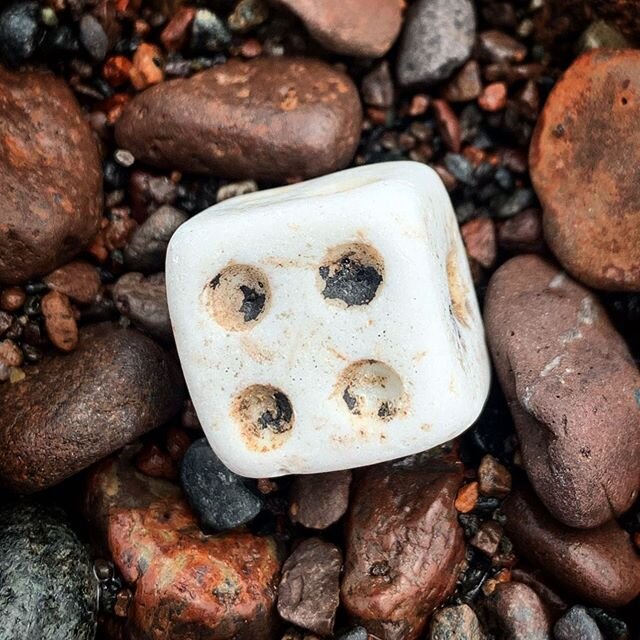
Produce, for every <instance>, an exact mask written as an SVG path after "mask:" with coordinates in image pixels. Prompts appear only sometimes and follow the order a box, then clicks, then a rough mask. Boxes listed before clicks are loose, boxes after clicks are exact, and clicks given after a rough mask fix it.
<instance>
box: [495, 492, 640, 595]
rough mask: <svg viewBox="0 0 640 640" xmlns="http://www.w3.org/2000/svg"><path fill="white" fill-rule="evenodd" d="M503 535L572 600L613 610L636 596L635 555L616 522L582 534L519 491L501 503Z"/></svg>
mask: <svg viewBox="0 0 640 640" xmlns="http://www.w3.org/2000/svg"><path fill="white" fill-rule="evenodd" d="M501 509H502V511H503V512H504V513H505V515H506V516H507V522H506V524H505V529H506V533H507V535H508V536H509V538H510V539H511V540H512V541H513V543H514V544H515V546H516V549H517V550H518V552H519V553H520V554H521V555H522V557H524V558H526V559H527V560H528V561H529V562H531V563H532V564H534V565H535V566H537V567H539V568H540V569H542V570H543V571H544V572H545V573H546V574H547V575H549V576H550V577H551V578H552V579H553V580H554V581H555V582H557V583H558V584H559V585H560V586H561V587H563V588H564V589H566V590H567V591H568V592H570V593H573V594H574V595H575V596H576V597H577V598H579V599H581V600H584V601H586V602H589V603H593V604H596V605H598V606H602V607H619V606H622V605H624V604H627V603H628V602H630V601H631V600H633V599H634V598H635V597H636V596H637V595H638V594H640V556H638V554H637V553H636V551H635V549H634V548H633V544H632V542H631V539H630V538H629V534H627V532H626V531H624V530H623V529H622V528H621V527H620V525H618V523H617V522H615V521H613V522H609V523H607V524H605V525H603V526H601V527H598V528H596V529H590V530H588V531H584V530H579V529H572V528H571V527H567V526H564V525H562V524H560V523H559V522H557V521H556V520H554V519H553V518H552V517H551V516H550V515H549V513H548V512H547V511H546V510H545V509H544V507H543V506H542V505H541V504H540V502H539V501H538V500H537V498H536V497H535V496H534V495H533V492H531V491H529V490H526V491H525V490H522V489H519V490H517V491H514V492H513V493H512V494H511V495H510V496H509V497H508V498H507V499H506V500H505V502H504V503H503V504H502V507H501Z"/></svg>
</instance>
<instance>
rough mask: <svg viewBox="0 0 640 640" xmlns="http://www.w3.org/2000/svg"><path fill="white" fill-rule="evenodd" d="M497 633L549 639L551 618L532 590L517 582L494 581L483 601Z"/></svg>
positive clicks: (513, 638) (520, 639)
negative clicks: (488, 595)
mask: <svg viewBox="0 0 640 640" xmlns="http://www.w3.org/2000/svg"><path fill="white" fill-rule="evenodd" d="M487 608H488V609H489V611H490V612H491V614H492V615H493V617H494V618H495V623H496V624H497V627H498V629H499V630H500V631H501V636H500V637H504V638H509V640H552V639H551V620H550V618H549V615H548V614H547V612H546V611H545V608H544V605H543V604H542V601H541V600H540V598H539V597H538V595H537V594H536V592H535V591H534V590H533V589H531V588H529V587H528V586H527V585H526V584H522V583H520V582H505V583H501V584H498V585H497V586H496V588H495V591H494V592H493V593H492V594H491V596H490V597H489V598H488V601H487Z"/></svg>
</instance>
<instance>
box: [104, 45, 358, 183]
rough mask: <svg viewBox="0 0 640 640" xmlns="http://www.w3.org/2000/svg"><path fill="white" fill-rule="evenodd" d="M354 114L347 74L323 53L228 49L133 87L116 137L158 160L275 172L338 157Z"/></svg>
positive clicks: (296, 171)
mask: <svg viewBox="0 0 640 640" xmlns="http://www.w3.org/2000/svg"><path fill="white" fill-rule="evenodd" d="M361 120H362V113H361V106H360V100H359V97H358V92H357V90H356V88H355V86H354V85H353V83H352V82H351V80H350V79H349V77H348V76H346V75H345V74H343V73H341V72H339V71H336V70H334V69H333V68H331V67H329V66H327V65H326V64H324V63H322V62H319V61H316V60H311V59H303V58H260V59H256V60H252V61H249V62H243V61H241V60H238V59H234V60H231V61H229V62H228V63H226V64H223V65H219V66H216V67H214V68H213V69H210V70H208V71H204V72H202V73H199V74H197V75H195V76H193V77H192V78H190V79H188V80H182V79H179V80H172V81H169V82H164V83H162V84H161V85H159V86H157V87H153V88H151V89H150V90H148V91H145V92H144V93H142V94H140V95H138V96H136V97H135V98H134V99H133V100H131V102H129V103H128V105H127V106H126V107H125V109H124V111H123V114H122V116H121V118H120V119H119V120H118V123H117V125H116V139H117V141H118V144H119V145H120V146H121V147H123V148H126V149H128V150H129V151H131V152H132V153H133V155H134V156H135V157H136V158H137V159H139V160H142V161H144V162H146V163H148V164H151V165H154V166H157V167H161V168H171V169H181V170H185V171H192V172H196V173H211V174H214V175H216V176H225V177H229V178H254V179H263V180H274V181H278V180H285V179H287V178H293V177H300V178H305V177H310V176H316V175H320V174H325V173H330V172H331V171H335V170H336V169H341V168H343V167H344V166H346V165H347V164H348V163H349V161H350V160H351V158H352V157H353V154H354V152H355V149H356V146H357V144H358V141H359V136H360V125H361Z"/></svg>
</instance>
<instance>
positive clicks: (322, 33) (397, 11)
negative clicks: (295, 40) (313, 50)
mask: <svg viewBox="0 0 640 640" xmlns="http://www.w3.org/2000/svg"><path fill="white" fill-rule="evenodd" d="M271 1H272V2H273V3H274V4H276V5H277V6H282V7H286V8H287V9H289V10H290V11H291V12H293V13H294V14H295V15H296V16H298V17H299V18H300V19H301V20H302V22H303V23H304V26H305V27H306V28H307V30H308V31H309V33H310V34H311V36H312V37H313V38H314V39H315V40H317V41H318V42H319V43H320V44H321V45H322V46H323V47H325V49H328V50H329V51H333V52H335V53H341V54H343V55H347V56H359V57H362V58H379V57H380V56H383V55H384V54H385V53H386V52H387V51H388V50H389V49H390V48H391V45H392V44H393V43H394V41H395V39H396V38H397V37H398V33H399V32H400V27H401V25H402V2H401V0H324V1H323V2H321V3H318V2H316V1H315V0H271Z"/></svg>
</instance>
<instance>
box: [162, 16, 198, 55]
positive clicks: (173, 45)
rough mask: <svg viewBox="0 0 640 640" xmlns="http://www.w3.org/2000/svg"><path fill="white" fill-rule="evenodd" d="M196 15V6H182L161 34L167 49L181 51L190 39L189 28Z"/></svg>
mask: <svg viewBox="0 0 640 640" xmlns="http://www.w3.org/2000/svg"><path fill="white" fill-rule="evenodd" d="M195 16H196V9H195V8H194V7H180V8H179V9H178V10H177V11H176V12H175V13H174V14H173V15H172V16H171V19H170V20H169V22H168V23H167V25H166V26H165V28H164V29H163V30H162V33H161V34H160V41H161V42H162V44H163V46H164V48H165V49H166V50H167V51H180V50H181V49H182V48H183V47H184V45H185V44H186V43H187V40H188V39H189V30H190V28H191V24H192V23H193V20H194V18H195Z"/></svg>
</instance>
